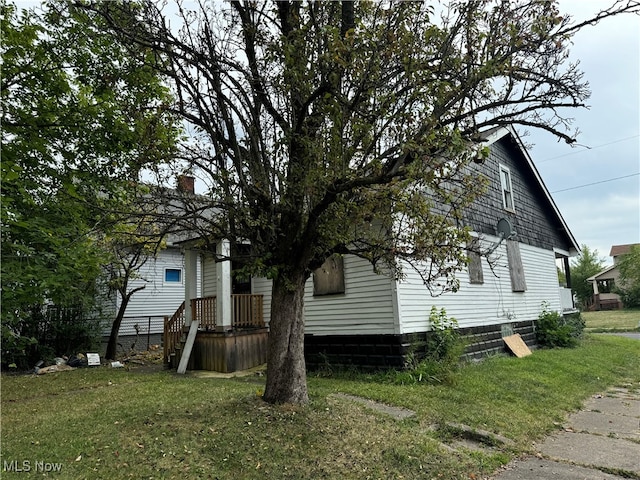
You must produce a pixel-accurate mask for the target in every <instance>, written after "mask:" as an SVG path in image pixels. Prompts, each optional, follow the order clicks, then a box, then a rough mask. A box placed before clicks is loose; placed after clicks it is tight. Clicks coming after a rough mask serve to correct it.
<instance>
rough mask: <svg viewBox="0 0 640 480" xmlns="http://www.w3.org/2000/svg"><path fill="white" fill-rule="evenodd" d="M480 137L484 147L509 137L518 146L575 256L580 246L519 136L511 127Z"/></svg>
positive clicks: (489, 131)
mask: <svg viewBox="0 0 640 480" xmlns="http://www.w3.org/2000/svg"><path fill="white" fill-rule="evenodd" d="M481 135H482V138H484V140H485V141H484V142H483V143H484V145H486V146H490V145H492V144H494V143H495V142H497V141H498V140H501V139H502V138H504V137H506V136H510V137H511V138H512V139H513V141H514V142H515V143H516V145H517V146H518V149H519V150H520V152H521V153H522V156H523V157H524V159H525V165H524V168H526V169H528V170H529V171H530V172H531V173H532V174H533V177H534V178H535V180H536V182H537V183H538V185H539V186H540V190H541V191H542V193H543V196H544V199H545V200H546V201H547V202H548V204H549V205H550V206H551V211H552V212H553V214H554V216H555V217H556V218H557V220H558V222H559V223H560V225H561V228H562V232H563V233H564V234H565V236H566V238H567V240H568V242H569V245H570V246H571V247H570V253H571V254H576V255H577V254H578V253H579V252H580V246H579V245H578V242H577V241H576V239H575V237H574V236H573V233H571V230H570V229H569V225H567V222H566V221H565V219H564V218H563V216H562V214H561V213H560V209H559V208H558V206H557V205H556V202H555V201H554V200H553V197H552V196H551V193H549V189H547V186H546V185H545V183H544V181H543V180H542V177H541V176H540V172H538V169H537V168H536V166H535V164H534V163H533V160H532V159H531V157H530V156H529V152H527V149H526V148H525V147H524V144H523V143H522V140H521V139H520V136H519V135H518V133H517V132H516V130H515V129H514V128H513V127H511V126H507V127H496V128H492V129H490V130H486V131H484V132H482V134H481Z"/></svg>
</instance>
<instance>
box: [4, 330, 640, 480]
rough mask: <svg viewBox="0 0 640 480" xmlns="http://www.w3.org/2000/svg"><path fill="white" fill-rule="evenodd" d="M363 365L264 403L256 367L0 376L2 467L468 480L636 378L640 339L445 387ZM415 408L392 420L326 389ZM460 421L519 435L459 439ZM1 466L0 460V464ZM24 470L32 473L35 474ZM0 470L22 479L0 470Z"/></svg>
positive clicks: (485, 370) (76, 472)
mask: <svg viewBox="0 0 640 480" xmlns="http://www.w3.org/2000/svg"><path fill="white" fill-rule="evenodd" d="M380 380H381V377H380V376H377V377H376V376H367V375H364V374H359V375H358V374H351V375H342V376H340V375H333V376H329V377H327V376H322V375H311V376H310V377H309V389H310V397H311V401H310V403H309V405H307V406H305V407H294V406H286V405H284V406H272V405H268V404H266V403H264V402H263V401H262V400H261V399H260V395H261V393H262V389H263V387H264V377H259V376H252V377H246V378H238V379H213V378H197V377H196V376H193V375H186V376H178V375H176V374H174V373H171V372H166V371H163V372H157V373H139V372H136V371H135V370H131V371H126V370H121V369H117V370H116V369H113V370H112V369H108V368H106V367H105V368H97V369H78V370H75V371H71V372H61V373H56V374H49V375H43V376H33V375H27V376H9V375H4V376H2V384H1V388H2V392H1V400H2V420H1V425H2V433H1V436H2V438H1V439H2V466H3V467H4V465H6V463H5V462H10V461H17V462H18V465H22V462H23V461H27V462H30V463H29V465H30V466H31V468H32V470H33V469H34V468H35V465H36V464H35V462H36V461H39V462H48V463H60V464H61V471H60V472H59V473H49V474H48V476H49V477H55V478H64V479H83V478H89V479H128V478H135V479H141V478H146V479H151V478H154V479H160V478H162V479H187V478H202V479H205V478H207V479H234V480H239V479H258V478H260V479H262V478H276V479H286V478H291V479H319V478H325V479H368V478H371V479H378V478H380V479H390V478H397V479H400V478H402V479H412V478H416V479H417V478H425V479H431V478H444V479H469V478H482V477H483V476H487V475H490V474H491V473H492V472H493V471H495V469H496V468H498V467H499V466H500V465H502V464H504V463H506V462H508V461H509V460H510V459H511V458H513V456H515V455H518V454H521V453H524V452H530V451H532V448H533V446H532V442H534V441H536V440H538V439H540V438H541V437H542V436H544V435H546V434H548V433H549V432H550V431H552V430H554V429H557V428H559V422H562V420H563V418H564V417H565V415H566V413H567V412H569V411H572V410H575V409H578V408H579V407H580V405H581V403H582V401H583V400H584V399H585V398H587V397H589V396H590V395H592V394H594V393H596V392H599V391H603V390H604V389H605V388H607V387H608V386H611V385H622V384H625V385H629V384H631V385H632V386H635V388H640V342H638V341H637V340H632V339H628V338H621V337H614V336H592V337H588V338H587V339H586V340H585V341H584V342H583V343H582V344H581V346H580V347H578V348H575V349H565V350H538V351H535V352H534V354H533V355H530V356H528V357H525V358H522V359H516V358H514V357H506V356H505V357H501V356H496V357H492V358H489V359H487V360H486V361H484V362H482V363H479V364H469V365H467V366H465V367H464V368H463V369H462V370H461V372H460V373H459V374H458V375H457V377H456V379H455V382H454V383H453V384H451V385H436V386H434V385H424V384H418V385H404V386H403V385H393V384H389V383H384V382H381V381H380ZM337 392H344V393H349V394H353V395H359V396H362V397H367V398H371V399H374V400H378V401H382V402H386V403H388V404H392V405H397V406H402V407H406V408H409V409H412V410H414V411H415V412H416V416H415V417H412V418H408V419H405V420H394V419H393V418H391V417H390V416H387V415H385V414H382V413H379V412H376V411H373V410H371V409H369V408H367V407H366V406H362V405H360V404H357V403H354V402H352V401H350V400H348V399H344V398H339V397H336V396H334V395H333V394H335V393H337ZM444 422H458V423H463V424H466V425H469V426H471V427H473V428H479V429H483V430H488V431H490V432H494V433H499V434H501V435H504V436H506V437H508V438H510V439H512V440H513V441H514V442H515V443H514V444H513V445H510V446H505V445H500V446H493V447H491V448H489V447H487V448H486V449H484V450H482V451H477V450H472V449H466V448H460V447H456V450H452V449H451V448H447V447H446V446H445V443H450V444H452V445H454V446H456V444H455V443H453V442H454V441H455V434H452V433H451V431H447V430H446V429H439V428H438V427H439V426H441V425H443V424H444ZM3 469H4V468H3ZM31 473H33V471H32V472H31ZM2 478H3V479H4V478H7V479H9V478H25V474H24V473H14V472H2Z"/></svg>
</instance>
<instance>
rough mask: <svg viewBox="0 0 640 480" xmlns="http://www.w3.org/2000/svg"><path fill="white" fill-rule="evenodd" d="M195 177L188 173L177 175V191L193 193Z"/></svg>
mask: <svg viewBox="0 0 640 480" xmlns="http://www.w3.org/2000/svg"><path fill="white" fill-rule="evenodd" d="M195 181H196V179H195V178H194V177H192V176H190V175H178V191H179V192H183V193H195Z"/></svg>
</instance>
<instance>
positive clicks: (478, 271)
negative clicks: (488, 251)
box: [467, 250, 484, 284]
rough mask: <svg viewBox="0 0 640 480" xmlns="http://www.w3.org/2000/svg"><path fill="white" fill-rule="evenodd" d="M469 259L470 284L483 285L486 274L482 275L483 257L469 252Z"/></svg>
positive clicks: (471, 251)
mask: <svg viewBox="0 0 640 480" xmlns="http://www.w3.org/2000/svg"><path fill="white" fill-rule="evenodd" d="M467 257H468V258H469V265H468V267H467V268H468V269H469V282H470V283H472V284H483V283H484V274H483V273H482V257H481V256H480V254H479V253H478V252H475V251H473V250H467Z"/></svg>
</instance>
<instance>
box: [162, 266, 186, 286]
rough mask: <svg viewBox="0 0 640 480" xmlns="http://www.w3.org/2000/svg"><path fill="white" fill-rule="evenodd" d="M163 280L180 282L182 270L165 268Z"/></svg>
mask: <svg viewBox="0 0 640 480" xmlns="http://www.w3.org/2000/svg"><path fill="white" fill-rule="evenodd" d="M164 281H165V282H167V283H180V282H182V270H181V269H179V268H165V269H164Z"/></svg>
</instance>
